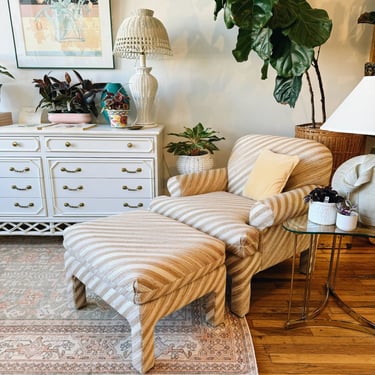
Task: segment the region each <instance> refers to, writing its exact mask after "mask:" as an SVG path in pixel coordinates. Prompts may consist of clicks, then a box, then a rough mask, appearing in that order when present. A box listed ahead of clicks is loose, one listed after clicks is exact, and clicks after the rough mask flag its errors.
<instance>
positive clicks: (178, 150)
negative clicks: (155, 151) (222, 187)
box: [165, 122, 225, 174]
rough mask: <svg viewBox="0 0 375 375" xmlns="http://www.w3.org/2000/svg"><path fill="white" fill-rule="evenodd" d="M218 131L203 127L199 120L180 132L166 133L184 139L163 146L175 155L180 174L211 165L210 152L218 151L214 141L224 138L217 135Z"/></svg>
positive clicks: (201, 169)
mask: <svg viewBox="0 0 375 375" xmlns="http://www.w3.org/2000/svg"><path fill="white" fill-rule="evenodd" d="M217 133H218V132H217V131H215V130H213V129H211V128H205V127H204V126H203V125H202V124H201V123H200V122H199V123H198V124H197V125H195V126H194V127H193V128H188V127H185V130H184V131H183V132H180V133H168V135H174V136H176V137H181V138H184V139H185V140H184V141H178V142H169V143H168V144H167V145H166V146H165V148H166V149H167V152H169V153H172V154H173V155H177V156H178V158H177V163H176V164H177V171H178V172H179V173H180V174H189V173H195V172H200V171H203V170H208V169H211V168H212V167H213V158H212V156H211V155H212V154H213V153H214V151H218V150H219V148H218V147H217V146H216V142H218V141H221V140H224V139H225V138H224V137H218V136H217V135H216V134H217Z"/></svg>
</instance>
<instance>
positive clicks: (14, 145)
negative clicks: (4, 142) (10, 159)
mask: <svg viewBox="0 0 375 375" xmlns="http://www.w3.org/2000/svg"><path fill="white" fill-rule="evenodd" d="M12 146H13V147H17V146H20V144H19V143H18V142H16V141H14V142H12Z"/></svg>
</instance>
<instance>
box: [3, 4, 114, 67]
mask: <svg viewBox="0 0 375 375" xmlns="http://www.w3.org/2000/svg"><path fill="white" fill-rule="evenodd" d="M8 7H9V13H10V19H11V23H12V31H13V40H14V46H15V51H16V59H17V67H18V68H34V69H37V68H64V69H66V68H77V69H78V68H80V69H84V68H87V69H89V68H94V69H101V68H102V69H113V68H114V59H113V54H112V25H111V5H110V0H19V1H16V0H8Z"/></svg>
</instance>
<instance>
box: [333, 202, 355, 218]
mask: <svg viewBox="0 0 375 375" xmlns="http://www.w3.org/2000/svg"><path fill="white" fill-rule="evenodd" d="M336 208H337V211H338V212H340V214H342V215H345V216H350V215H351V214H352V213H353V212H357V208H358V206H357V205H356V204H354V203H353V202H352V201H351V200H350V199H344V200H343V201H341V202H338V203H336Z"/></svg>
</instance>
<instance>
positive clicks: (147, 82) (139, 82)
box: [129, 66, 158, 127]
mask: <svg viewBox="0 0 375 375" xmlns="http://www.w3.org/2000/svg"><path fill="white" fill-rule="evenodd" d="M151 69H152V68H147V67H142V66H141V67H138V68H137V72H136V73H135V74H134V75H133V76H132V77H131V78H130V80H129V87H130V91H131V93H132V96H133V100H134V103H135V106H136V108H137V118H136V120H135V122H134V124H133V125H141V126H144V127H154V126H156V124H155V121H154V117H153V110H154V101H155V96H156V92H157V89H158V81H157V80H156V78H155V77H154V76H153V75H152V74H150V71H151Z"/></svg>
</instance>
